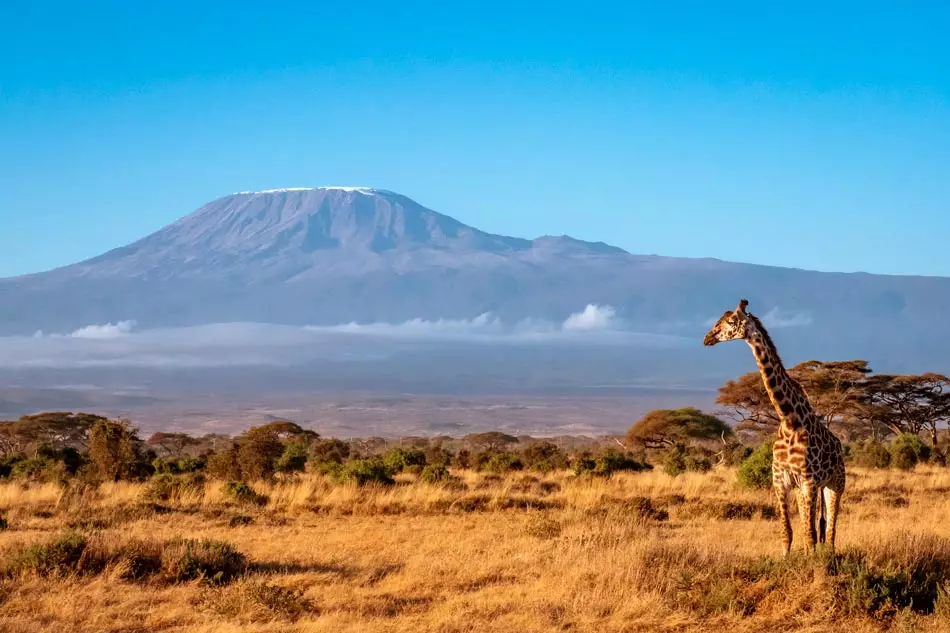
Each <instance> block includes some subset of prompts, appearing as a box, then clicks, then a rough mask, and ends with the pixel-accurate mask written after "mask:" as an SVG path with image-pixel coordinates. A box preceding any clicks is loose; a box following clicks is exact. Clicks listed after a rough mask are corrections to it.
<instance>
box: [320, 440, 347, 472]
mask: <svg viewBox="0 0 950 633" xmlns="http://www.w3.org/2000/svg"><path fill="white" fill-rule="evenodd" d="M349 457H350V445H349V444H347V443H346V442H344V441H342V440H338V439H333V438H331V439H326V440H317V441H315V442H313V443H312V444H311V445H310V462H311V463H313V464H314V465H316V466H318V467H319V466H323V465H325V464H342V463H343V462H345V461H346V460H347V459H348V458H349Z"/></svg>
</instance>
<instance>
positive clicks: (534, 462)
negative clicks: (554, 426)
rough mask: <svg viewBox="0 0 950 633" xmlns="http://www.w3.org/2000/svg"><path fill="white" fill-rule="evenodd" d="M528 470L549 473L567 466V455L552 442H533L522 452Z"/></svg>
mask: <svg viewBox="0 0 950 633" xmlns="http://www.w3.org/2000/svg"><path fill="white" fill-rule="evenodd" d="M522 459H523V461H524V465H525V467H526V468H528V469H529V470H534V471H537V472H542V473H549V472H552V471H555V470H562V469H564V468H567V456H566V455H565V454H564V453H563V452H562V451H561V449H559V448H558V447H557V445H556V444H554V443H553V442H535V443H534V444H531V445H530V446H528V448H526V449H525V450H524V452H523V453H522Z"/></svg>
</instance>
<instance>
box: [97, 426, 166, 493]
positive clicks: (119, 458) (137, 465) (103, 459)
mask: <svg viewBox="0 0 950 633" xmlns="http://www.w3.org/2000/svg"><path fill="white" fill-rule="evenodd" d="M142 445H143V443H142V440H141V439H139V437H138V434H137V432H136V429H135V428H134V427H132V425H131V424H130V423H129V422H128V421H127V420H118V421H112V420H106V419H101V420H99V421H97V422H96V423H95V424H94V425H93V427H92V429H90V431H89V460H90V462H92V465H93V468H94V471H95V472H96V474H97V475H98V477H99V479H100V480H102V481H119V480H122V479H142V478H144V477H146V476H148V475H150V474H151V471H152V467H151V464H150V463H149V461H148V460H147V457H146V455H145V454H144V453H143V451H142Z"/></svg>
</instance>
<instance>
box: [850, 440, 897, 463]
mask: <svg viewBox="0 0 950 633" xmlns="http://www.w3.org/2000/svg"><path fill="white" fill-rule="evenodd" d="M850 453H851V461H852V463H853V464H854V465H855V466H860V467H861V468H887V467H888V466H890V465H891V452H890V451H889V450H887V446H885V445H884V444H882V443H881V442H875V441H873V440H868V441H866V442H857V443H855V444H854V445H853V446H852V447H851V451H850Z"/></svg>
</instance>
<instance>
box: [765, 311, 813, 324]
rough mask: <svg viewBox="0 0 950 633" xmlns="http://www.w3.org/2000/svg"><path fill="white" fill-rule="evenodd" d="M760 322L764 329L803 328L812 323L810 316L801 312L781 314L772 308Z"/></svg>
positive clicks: (781, 312)
mask: <svg viewBox="0 0 950 633" xmlns="http://www.w3.org/2000/svg"><path fill="white" fill-rule="evenodd" d="M762 322H763V323H764V324H765V326H766V327H772V328H783V327H805V326H808V325H811V324H812V323H813V321H812V318H811V316H809V315H807V314H805V313H803V312H783V311H782V310H780V309H779V308H772V309H771V310H769V311H768V312H767V313H766V314H765V316H763V317H762Z"/></svg>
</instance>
